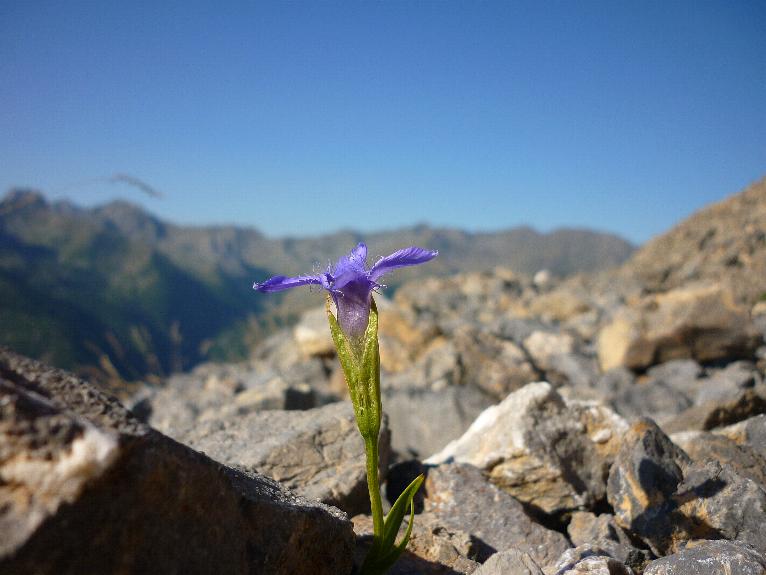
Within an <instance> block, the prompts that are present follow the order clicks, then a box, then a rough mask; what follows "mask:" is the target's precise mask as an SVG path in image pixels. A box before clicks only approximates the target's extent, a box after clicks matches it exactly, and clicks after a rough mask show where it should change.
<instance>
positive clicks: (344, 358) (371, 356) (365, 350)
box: [327, 296, 382, 441]
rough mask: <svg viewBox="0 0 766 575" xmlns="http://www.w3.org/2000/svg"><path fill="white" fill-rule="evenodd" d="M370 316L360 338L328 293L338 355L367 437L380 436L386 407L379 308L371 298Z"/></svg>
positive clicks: (360, 430)
mask: <svg viewBox="0 0 766 575" xmlns="http://www.w3.org/2000/svg"><path fill="white" fill-rule="evenodd" d="M370 300H371V301H370V318H369V320H368V322H367V329H366V330H365V332H364V335H362V337H361V338H360V339H350V338H348V337H347V336H346V334H345V333H343V330H341V328H340V325H339V324H338V320H337V319H336V318H335V316H334V315H333V313H332V310H331V309H330V302H331V299H330V297H329V296H328V297H327V319H328V320H329V322H330V332H331V333H332V339H333V342H334V343H335V348H336V349H337V351H338V359H339V360H340V365H341V367H342V368H343V373H344V375H345V376H346V384H347V385H348V391H349V394H350V395H351V403H352V404H353V405H354V413H355V415H356V423H357V426H358V427H359V432H360V433H361V434H362V437H364V438H365V439H373V438H374V439H375V441H377V440H378V433H380V419H381V416H382V409H381V404H380V350H379V347H378V308H377V306H376V305H375V300H374V299H373V298H370Z"/></svg>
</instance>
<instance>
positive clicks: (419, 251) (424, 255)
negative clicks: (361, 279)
mask: <svg viewBox="0 0 766 575" xmlns="http://www.w3.org/2000/svg"><path fill="white" fill-rule="evenodd" d="M437 255H439V252H437V251H435V250H426V249H423V248H419V247H416V246H410V247H409V248H404V249H401V250H396V251H395V252H394V253H392V254H391V255H389V256H386V257H384V258H380V259H379V260H378V261H377V262H376V263H375V265H374V266H372V268H371V269H370V279H371V280H372V281H377V280H378V279H379V278H380V277H381V276H382V275H384V274H387V273H388V272H390V271H392V270H395V269H396V268H401V267H405V266H414V265H417V264H424V263H426V262H427V261H429V260H432V259H434V258H435V257H436V256H437Z"/></svg>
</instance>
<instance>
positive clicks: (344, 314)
mask: <svg viewBox="0 0 766 575" xmlns="http://www.w3.org/2000/svg"><path fill="white" fill-rule="evenodd" d="M438 253H439V252H437V251H433V250H425V249H423V248H418V247H415V246H411V247H409V248H404V249H401V250H397V251H395V252H394V253H392V254H391V255H389V256H386V257H384V258H380V259H379V260H378V261H377V262H376V263H375V265H373V266H372V267H371V268H370V269H367V246H366V245H365V244H364V243H359V245H357V246H356V247H355V248H354V249H353V250H351V252H350V253H349V254H348V255H345V256H343V257H342V258H340V259H339V260H338V263H336V264H335V266H334V267H332V268H329V269H328V270H327V271H326V272H325V273H321V274H317V275H306V276H296V277H291V278H289V277H286V276H274V277H272V278H269V279H267V280H266V281H265V282H261V283H255V284H253V289H255V290H258V291H260V292H263V293H271V292H276V291H282V290H286V289H290V288H294V287H298V286H302V285H311V284H313V285H319V286H322V287H323V288H324V289H326V290H327V291H328V292H330V295H332V298H333V300H334V301H335V306H336V308H337V309H338V323H339V324H340V327H341V329H342V330H343V332H344V333H345V334H346V336H348V337H350V338H354V339H357V338H359V337H361V336H362V335H363V334H364V330H365V329H366V328H367V321H368V319H369V316H370V293H371V292H372V291H373V290H375V289H377V288H379V287H381V284H380V283H378V280H379V279H380V278H381V277H383V276H384V275H385V274H387V273H389V272H391V271H393V270H395V269H396V268H401V267H405V266H414V265H417V264H423V263H425V262H427V261H429V260H432V259H433V258H435V257H436V256H437V255H438Z"/></svg>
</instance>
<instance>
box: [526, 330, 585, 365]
mask: <svg viewBox="0 0 766 575" xmlns="http://www.w3.org/2000/svg"><path fill="white" fill-rule="evenodd" d="M574 347H575V340H574V338H573V337H572V336H571V335H569V334H568V333H556V332H550V331H539V330H538V331H535V332H533V333H532V334H531V335H530V336H529V337H527V338H526V339H525V340H524V349H525V350H527V353H528V354H529V356H530V357H531V358H532V361H533V362H534V365H535V366H536V367H537V368H538V369H539V370H541V371H548V370H549V369H551V368H552V367H553V358H554V357H555V356H557V355H566V354H570V353H572V352H573V351H574Z"/></svg>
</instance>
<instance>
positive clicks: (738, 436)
mask: <svg viewBox="0 0 766 575" xmlns="http://www.w3.org/2000/svg"><path fill="white" fill-rule="evenodd" d="M716 433H720V434H721V435H725V436H726V437H728V438H730V439H731V440H733V441H734V442H735V443H736V444H737V445H747V446H749V447H752V448H753V449H754V450H755V451H756V452H757V453H758V454H759V455H760V456H761V457H762V458H764V459H766V415H764V414H761V415H756V416H755V417H751V418H749V419H746V420H744V421H741V422H739V423H735V424H733V425H729V426H727V427H724V428H722V429H720V430H718V431H717V432H716Z"/></svg>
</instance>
